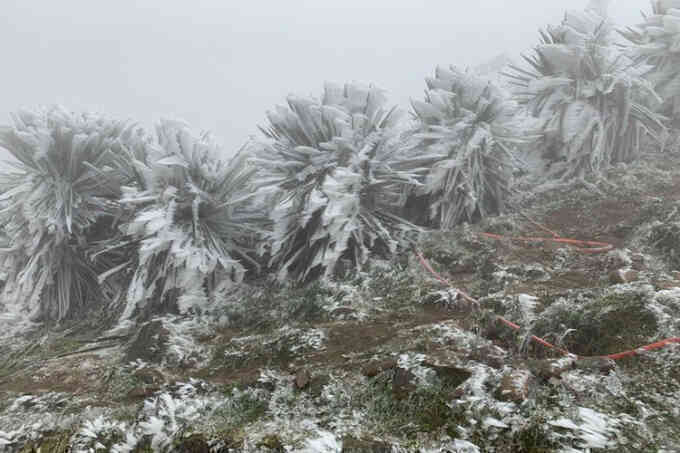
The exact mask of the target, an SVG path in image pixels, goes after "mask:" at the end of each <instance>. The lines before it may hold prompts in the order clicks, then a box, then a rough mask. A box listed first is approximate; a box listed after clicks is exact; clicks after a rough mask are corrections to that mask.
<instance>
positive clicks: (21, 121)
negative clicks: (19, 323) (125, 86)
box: [0, 107, 139, 320]
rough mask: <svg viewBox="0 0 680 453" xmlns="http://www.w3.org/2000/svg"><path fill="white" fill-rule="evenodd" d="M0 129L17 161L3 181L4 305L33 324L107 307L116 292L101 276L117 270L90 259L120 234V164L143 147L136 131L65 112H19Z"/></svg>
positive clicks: (0, 255) (1, 142) (0, 259)
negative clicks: (15, 306)
mask: <svg viewBox="0 0 680 453" xmlns="http://www.w3.org/2000/svg"><path fill="white" fill-rule="evenodd" d="M12 118H13V124H12V125H9V126H3V127H2V128H0V146H2V147H3V148H5V149H7V150H8V151H9V152H10V154H11V155H12V156H13V157H14V159H15V160H14V161H12V162H11V163H10V164H11V169H10V170H8V171H7V172H4V173H3V174H2V176H0V193H2V195H0V225H1V227H0V228H2V230H3V234H4V236H5V237H7V238H8V239H9V241H10V244H9V246H8V247H4V248H3V249H2V250H0V266H1V269H0V271H1V272H2V273H4V274H5V276H6V284H5V286H4V289H3V292H2V297H3V299H4V301H5V303H20V304H23V305H24V306H25V307H26V309H27V310H28V311H29V312H30V313H31V314H32V316H33V317H34V318H40V319H50V320H61V319H64V318H67V317H75V316H78V315H80V314H82V313H83V312H84V311H86V310H87V309H89V308H91V307H92V306H98V305H100V304H101V303H103V302H105V301H106V300H107V298H108V296H110V295H111V294H112V293H113V292H115V289H111V288H106V287H105V286H102V285H100V283H99V280H98V276H99V274H100V273H102V272H106V271H107V270H109V269H110V267H111V266H114V265H115V264H116V263H114V262H111V261H110V260H109V259H108V258H107V256H106V255H101V256H99V257H93V251H94V250H95V248H96V244H97V243H98V242H99V241H102V240H104V239H106V238H108V237H109V236H110V235H113V234H115V223H116V218H117V217H118V216H119V214H120V211H121V210H120V206H119V204H118V200H119V197H120V194H121V185H122V184H123V183H125V182H126V177H125V174H124V173H122V172H120V171H119V167H118V166H119V161H118V157H117V156H119V155H120V154H121V153H122V152H123V150H124V149H125V148H126V146H127V145H129V144H131V143H134V142H136V141H138V140H139V133H138V131H137V129H136V128H135V126H134V125H131V124H129V123H127V122H124V121H114V120H109V119H106V118H103V117H101V116H98V115H92V114H73V113H71V112H68V111H67V110H65V109H63V108H61V107H52V108H45V109H42V110H38V111H20V112H18V113H16V114H15V115H13V117H12Z"/></svg>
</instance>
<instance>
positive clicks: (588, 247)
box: [480, 233, 614, 253]
mask: <svg viewBox="0 0 680 453" xmlns="http://www.w3.org/2000/svg"><path fill="white" fill-rule="evenodd" d="M480 235H481V236H486V237H488V238H491V239H497V240H502V239H510V240H511V241H524V242H557V243H560V244H569V245H574V246H578V247H575V248H576V250H578V251H579V252H583V253H603V252H608V251H609V250H611V249H613V248H614V246H613V245H612V244H609V243H607V242H597V241H582V240H580V239H567V238H561V237H552V238H546V237H524V236H501V235H500V234H493V233H480Z"/></svg>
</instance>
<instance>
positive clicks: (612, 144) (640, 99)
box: [506, 10, 665, 179]
mask: <svg viewBox="0 0 680 453" xmlns="http://www.w3.org/2000/svg"><path fill="white" fill-rule="evenodd" d="M610 34H611V33H610V27H609V25H608V24H607V22H606V21H605V20H604V19H603V18H602V17H600V16H599V15H597V14H596V13H595V12H593V11H592V10H590V11H586V12H583V13H580V12H573V11H570V12H568V13H567V14H566V17H565V19H564V21H563V22H562V24H561V25H559V26H557V27H548V28H547V30H546V31H542V32H541V38H542V39H541V41H542V42H541V44H539V45H538V46H537V47H536V49H535V53H534V54H533V55H527V56H524V59H525V60H526V62H527V63H528V66H527V67H519V66H513V67H512V71H511V72H510V73H508V74H506V75H507V76H509V77H510V78H511V79H512V80H513V82H514V84H515V85H516V86H517V98H518V100H519V102H520V103H522V104H524V106H525V107H526V108H527V109H528V111H529V112H530V114H531V115H532V116H534V117H536V118H538V119H539V120H540V127H541V129H542V133H543V140H542V141H541V142H540V143H539V147H540V148H541V150H542V153H543V157H544V158H546V159H547V161H548V162H549V164H550V171H549V172H548V175H547V176H549V177H557V178H562V179H569V178H573V177H582V176H584V175H587V174H598V173H599V172H600V171H602V170H605V169H607V168H608V167H609V166H611V165H614V164H617V163H620V162H629V161H631V160H633V159H635V158H636V157H637V156H638V155H639V153H640V150H641V147H642V146H643V138H644V137H645V136H646V135H649V136H651V137H653V138H655V139H661V138H663V136H664V135H665V130H664V126H663V123H662V120H663V118H662V117H661V116H659V115H658V114H656V113H654V112H653V111H652V110H650V108H649V107H648V104H649V101H648V99H650V98H656V97H657V96H656V94H655V92H654V91H653V89H652V87H651V85H650V84H649V83H648V82H647V81H646V80H644V79H643V78H642V77H641V74H640V71H639V70H637V69H635V68H633V67H632V65H631V61H629V60H628V59H627V58H626V57H625V56H624V55H623V54H622V53H620V52H619V51H618V50H617V49H616V48H615V47H614V46H613V45H612V42H611V37H610Z"/></svg>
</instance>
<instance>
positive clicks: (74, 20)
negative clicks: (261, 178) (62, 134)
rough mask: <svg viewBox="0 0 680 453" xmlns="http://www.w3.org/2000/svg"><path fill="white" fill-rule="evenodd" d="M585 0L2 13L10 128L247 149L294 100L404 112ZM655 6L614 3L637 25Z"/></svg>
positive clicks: (213, 3) (296, 2)
mask: <svg viewBox="0 0 680 453" xmlns="http://www.w3.org/2000/svg"><path fill="white" fill-rule="evenodd" d="M587 3H588V2H587V1H586V0H579V1H574V0H551V1H546V0H514V1H507V0H481V1H468V0H418V1H416V0H409V1H406V0H342V1H340V0H290V1H280V0H249V1H234V0H227V1H224V0H194V1H191V2H187V1H184V0H144V1H139V0H119V1H115V2H103V1H96V2H86V1H82V0H60V1H48V0H41V1H36V0H3V2H2V9H3V14H2V16H0V55H2V65H0V82H1V83H0V99H1V100H2V103H1V104H0V122H2V123H5V122H7V121H8V119H9V113H10V112H12V111H14V110H16V109H18V108H21V107H29V108H31V107H34V106H38V105H45V104H54V103H60V104H64V105H65V106H67V107H68V108H70V109H72V110H94V111H99V112H102V113H106V114H107V115H110V116H114V117H122V118H132V119H134V120H136V121H139V122H140V123H142V124H144V125H151V124H152V123H153V121H155V120H156V119H157V118H159V117H160V116H172V117H180V118H183V119H185V120H187V121H188V122H190V123H191V124H192V126H194V127H195V128H197V129H208V130H211V131H213V132H214V133H215V135H216V136H217V137H218V140H219V141H220V142H221V143H222V144H223V145H224V148H225V153H229V154H231V153H232V152H234V151H235V150H236V149H238V148H239V147H240V146H241V145H242V144H243V143H244V142H245V141H246V140H247V138H248V136H249V135H250V134H254V133H256V125H257V124H262V123H263V122H264V117H265V116H264V114H265V111H266V110H268V109H270V108H272V107H273V106H274V105H275V104H277V103H283V102H284V101H285V97H286V95H287V94H289V93H291V92H294V93H301V94H318V93H320V92H321V90H322V85H323V82H324V81H325V80H331V81H335V82H340V83H342V82H345V81H353V80H356V81H361V82H366V83H374V84H377V85H379V86H381V87H383V88H385V89H387V90H388V91H389V92H390V95H391V97H392V99H393V100H394V101H395V102H398V103H400V104H403V105H406V104H407V102H408V99H409V98H411V97H417V98H419V97H421V96H422V92H423V88H424V82H423V79H424V77H426V76H428V75H429V74H431V73H432V71H433V70H434V68H435V66H436V65H438V64H443V65H448V64H454V65H457V66H460V67H473V66H476V65H478V64H480V63H484V62H485V61H487V60H490V59H492V58H493V57H496V56H498V55H499V54H503V53H507V55H509V56H510V57H513V58H514V57H517V56H518V55H519V54H520V53H521V52H523V51H527V50H529V49H530V48H531V47H532V46H533V45H534V44H536V42H537V40H538V29H539V28H543V27H545V26H546V25H547V24H557V23H559V22H560V20H561V18H562V16H563V13H564V10H565V9H568V8H583V7H585V6H586V4H587ZM640 10H649V3H648V2H647V1H646V0H614V1H613V2H612V7H611V10H610V12H611V14H612V16H613V18H614V20H615V21H616V22H618V23H621V24H634V23H636V22H637V21H638V19H639V17H640Z"/></svg>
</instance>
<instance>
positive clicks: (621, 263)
mask: <svg viewBox="0 0 680 453" xmlns="http://www.w3.org/2000/svg"><path fill="white" fill-rule="evenodd" d="M631 262H632V259H631V257H630V256H629V255H628V250H621V249H615V250H612V251H611V252H609V253H607V257H606V263H607V269H610V270H617V269H621V268H624V267H628V266H630V265H631Z"/></svg>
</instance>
